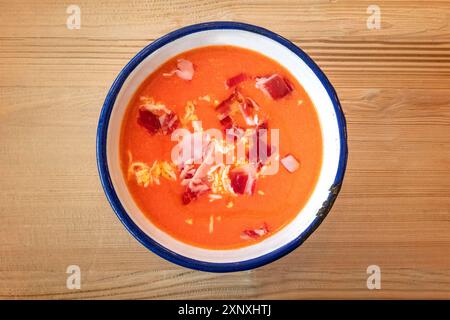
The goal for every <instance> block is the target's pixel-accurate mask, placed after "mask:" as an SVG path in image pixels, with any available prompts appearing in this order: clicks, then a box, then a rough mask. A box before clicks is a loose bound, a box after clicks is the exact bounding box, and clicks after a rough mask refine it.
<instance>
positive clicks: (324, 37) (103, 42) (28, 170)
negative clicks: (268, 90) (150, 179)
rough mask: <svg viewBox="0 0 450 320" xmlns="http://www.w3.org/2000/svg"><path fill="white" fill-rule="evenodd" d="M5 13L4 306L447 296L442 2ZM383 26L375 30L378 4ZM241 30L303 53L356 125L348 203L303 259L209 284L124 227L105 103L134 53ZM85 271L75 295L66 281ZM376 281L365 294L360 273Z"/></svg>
mask: <svg viewBox="0 0 450 320" xmlns="http://www.w3.org/2000/svg"><path fill="white" fill-rule="evenodd" d="M75 2H76V4H77V5H78V6H79V7H80V9H81V29H79V30H77V29H73V30H71V29H68V28H67V27H66V20H67V17H68V16H69V14H67V13H66V9H67V6H68V5H69V4H71V3H72V2H66V1H39V4H38V2H36V1H6V0H1V2H0V102H1V104H0V107H1V108H0V124H1V125H0V169H1V176H0V243H1V244H0V298H52V299H53V298H57V299H61V298H62V299H66V298H138V299H147V298H148V299H151V298H177V299H178V298H179V299H185V298H219V299H220V298H263V299H266V298H296V299H297V298H302V299H303V298H447V299H448V298H450V231H449V230H450V199H449V196H450V93H449V90H450V2H448V1H373V0H370V1H359V0H358V1H356V0H354V1H226V2H222V1H197V2H191V1H186V2H184V1H158V2H146V3H140V2H137V1H136V2H131V1H111V0H109V1H105V0H101V1H84V0H83V1H75ZM372 4H375V5H378V6H379V9H380V10H381V29H379V30H377V29H368V27H367V19H368V18H369V17H370V16H371V13H370V12H369V13H368V11H367V8H368V6H369V5H372ZM211 20H233V21H243V22H248V23H253V24H257V25H261V26H263V27H266V28H269V29H271V30H273V31H275V32H277V33H279V34H281V35H283V36H285V37H287V38H289V39H290V40H292V41H293V42H295V43H296V44H297V45H298V46H300V47H301V48H302V49H304V50H305V51H306V52H307V53H308V54H310V55H311V57H312V58H313V59H314V60H315V61H316V62H317V63H318V64H319V66H320V67H322V68H323V70H324V71H325V73H326V74H327V75H328V77H329V79H330V80H331V82H332V83H333V84H334V86H335V88H336V90H337V92H338V95H339V97H340V100H341V102H342V106H343V109H344V111H345V114H346V117H347V122H348V136H349V149H350V155H349V163H348V168H347V174H346V178H345V181H344V186H343V189H342V191H341V194H340V196H339V197H338V200H337V202H336V204H335V206H334V208H333V209H332V211H331V213H330V214H329V216H328V218H327V219H326V220H325V222H324V223H323V224H322V226H321V227H320V228H319V229H318V230H317V231H316V232H315V233H314V234H313V235H312V236H311V237H310V238H309V239H308V241H307V242H306V243H305V244H304V245H303V246H301V247H300V248H299V249H297V250H296V251H294V252H293V253H291V254H290V255H288V256H287V257H285V258H283V259H281V260H279V261H277V262H275V263H272V264H270V265H268V266H265V267H262V268H259V269H257V270H252V271H248V272H239V273H233V274H211V273H204V272H197V271H192V270H188V269H184V268H181V267H178V266H176V265H173V264H171V263H169V262H166V261H165V260H163V259H161V258H159V257H157V256H155V255H154V254H152V253H150V252H149V251H147V250H146V249H145V248H144V247H143V246H142V245H140V244H139V243H138V242H137V241H136V240H134V238H133V237H132V236H131V235H130V234H129V233H128V232H127V231H126V230H125V228H124V227H123V226H122V224H121V223H120V222H119V221H118V219H117V218H116V216H115V214H114V213H113V211H112V210H111V208H110V206H109V204H108V202H107V200H106V198H105V196H104V193H103V190H102V188H101V185H100V181H99V178H98V175H97V168H96V162H95V161H96V156H95V136H96V127H97V120H98V116H99V112H100V108H101V106H102V103H103V100H104V98H105V95H106V93H107V91H108V89H109V87H110V85H111V83H112V81H113V80H114V78H115V77H116V75H117V74H118V72H119V71H120V70H121V68H122V67H123V66H124V65H125V64H126V63H127V61H128V60H129V59H130V58H131V57H133V56H134V55H135V54H136V53H137V52H138V51H139V50H141V48H142V47H144V46H145V45H146V44H148V43H149V42H151V41H153V40H154V39H156V38H158V37H160V36H162V35H164V34H165V33H167V32H169V31H171V30H174V29H176V28H179V27H182V26H185V25H188V24H193V23H198V22H202V21H211ZM69 265H78V266H80V268H81V289H80V290H76V289H75V290H68V289H67V288H66V279H67V276H68V274H66V268H67V266H69ZM369 265H378V266H379V267H380V268H381V289H380V290H368V288H367V286H366V280H367V277H368V274H367V273H366V269H367V267H368V266H369Z"/></svg>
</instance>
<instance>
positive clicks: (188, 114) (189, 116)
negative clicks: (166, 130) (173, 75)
mask: <svg viewBox="0 0 450 320" xmlns="http://www.w3.org/2000/svg"><path fill="white" fill-rule="evenodd" d="M197 120H198V117H197V115H196V114H195V104H194V103H193V102H192V101H188V102H187V103H186V108H185V114H184V116H183V118H181V119H180V121H181V124H182V125H183V126H184V127H186V126H187V125H188V124H189V123H190V122H192V121H197Z"/></svg>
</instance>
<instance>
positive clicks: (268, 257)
mask: <svg viewBox="0 0 450 320" xmlns="http://www.w3.org/2000/svg"><path fill="white" fill-rule="evenodd" d="M217 29H236V30H244V31H249V32H253V33H256V34H259V35H262V36H265V37H267V38H270V39H272V40H274V41H276V42H278V43H280V44H281V45H283V46H285V47H286V48H287V49H289V50H290V51H292V52H293V53H295V54H296V55H297V56H298V57H299V58H300V59H302V60H303V61H304V62H305V63H306V64H307V65H308V66H309V67H310V68H311V70H312V71H313V72H314V73H315V75H316V76H317V77H318V78H319V80H320V82H321V83H322V85H323V86H324V87H325V89H326V91H327V93H328V95H329V97H330V99H331V101H332V103H333V106H334V110H335V113H336V118H337V122H338V127H339V137H340V155H339V164H338V170H337V173H336V177H335V180H334V183H333V185H332V186H330V193H329V197H328V199H327V200H326V201H325V202H324V204H323V207H322V208H321V209H320V210H319V212H318V213H317V215H316V218H315V219H314V220H313V221H312V223H311V224H310V225H309V226H308V228H306V229H305V230H304V231H303V232H302V233H301V234H300V235H299V236H298V237H297V238H296V239H294V240H292V241H291V242H289V243H287V244H285V245H284V246H282V247H280V248H278V249H276V250H274V251H271V252H269V253H267V254H264V255H262V256H259V257H257V258H253V259H249V260H244V261H238V262H230V263H214V262H206V261H200V260H195V259H191V258H188V257H185V256H183V255H181V254H178V253H176V252H173V251H171V250H169V249H167V248H166V247H164V246H162V245H161V244H159V243H158V242H156V241H155V240H153V239H152V238H150V237H149V236H148V235H147V234H146V233H144V232H143V231H142V230H141V229H139V227H138V226H137V225H136V224H135V223H134V222H133V220H132V219H131V218H130V217H129V215H128V214H127V212H126V211H125V209H124V207H123V206H122V204H121V202H120V200H119V198H118V196H117V194H116V192H115V190H114V187H113V184H112V181H111V177H110V174H109V169H108V162H107V156H106V139H107V133H108V124H109V119H110V116H111V112H112V109H113V106H114V103H115V100H116V97H117V95H118V93H119V91H120V89H121V87H122V85H123V83H124V82H125V80H126V79H127V77H128V76H129V74H130V73H131V72H132V71H133V70H134V69H135V68H136V67H137V66H138V65H139V64H140V63H141V62H142V61H143V60H144V59H145V58H146V57H147V56H148V55H150V54H151V53H152V52H154V51H156V50H157V49H159V48H161V47H162V46H164V45H166V44H168V43H169V42H172V41H174V40H176V39H178V38H181V37H184V36H186V35H189V34H192V33H196V32H201V31H206V30H217ZM96 149H97V167H98V171H99V175H100V180H101V183H102V186H103V189H104V191H105V194H106V197H107V198H108V201H109V203H110V204H111V206H112V208H113V210H114V212H115V213H116V215H117V217H118V218H119V220H120V221H121V222H122V223H123V224H124V226H125V228H126V229H127V230H128V231H129V232H130V233H131V234H132V235H133V236H134V237H135V238H136V239H137V240H138V241H139V242H140V243H142V244H143V245H144V246H145V247H146V248H148V249H149V250H151V251H152V252H154V253H155V254H157V255H159V256H160V257H162V258H164V259H166V260H168V261H170V262H173V263H175V264H178V265H180V266H183V267H187V268H191V269H196V270H201V271H207V272H235V271H243V270H249V269H254V268H257V267H260V266H263V265H265V264H268V263H270V262H273V261H275V260H277V259H279V258H281V257H283V256H285V255H286V254H288V253H290V252H291V251H292V250H294V249H295V248H297V247H298V246H300V245H301V244H302V243H303V242H304V241H305V240H306V239H307V238H308V237H309V236H310V235H311V234H312V232H313V231H314V230H315V229H316V228H317V227H318V226H319V225H320V223H321V222H322V221H323V219H324V218H325V217H326V215H327V214H328V212H329V211H330V209H331V207H332V205H333V203H334V200H335V199H336V196H337V194H338V193H339V190H340V186H341V184H342V181H343V178H344V174H345V169H346V165H347V156H348V150H347V132H346V122H345V117H344V114H343V112H342V109H341V105H340V103H339V99H338V97H337V94H336V91H335V90H334V88H333V86H332V85H331V83H330V82H329V80H328V79H327V77H326V76H325V74H324V73H323V72H322V70H321V69H320V68H319V67H318V66H317V65H316V63H315V62H314V61H313V60H312V59H311V58H310V57H309V56H308V55H307V54H306V53H305V52H303V51H302V50H301V49H300V48H298V47H297V46H296V45H295V44H293V43H292V42H290V41H289V40H287V39H285V38H283V37H282V36H280V35H278V34H276V33H274V32H272V31H269V30H267V29H264V28H261V27H258V26H254V25H250V24H246V23H241V22H231V21H215V22H206V23H200V24H195V25H191V26H187V27H184V28H181V29H177V30H175V31H172V32H170V33H168V34H167V35H165V36H163V37H161V38H159V39H157V40H155V41H153V42H152V43H151V44H149V45H147V46H146V47H145V48H144V49H142V50H141V51H140V52H139V53H138V54H136V56H134V57H133V58H132V59H131V60H130V61H129V62H128V63H127V65H126V66H125V67H124V68H123V69H122V71H120V73H119V75H118V76H117V78H116V79H115V80H114V82H113V84H112V86H111V89H110V90H109V92H108V94H107V96H106V98H105V102H104V104H103V108H102V110H101V113H100V118H99V122H98V128H97V145H96Z"/></svg>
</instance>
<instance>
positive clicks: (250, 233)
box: [241, 223, 269, 239]
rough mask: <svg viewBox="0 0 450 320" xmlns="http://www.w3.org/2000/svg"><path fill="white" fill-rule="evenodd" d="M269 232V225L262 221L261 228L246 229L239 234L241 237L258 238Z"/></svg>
mask: <svg viewBox="0 0 450 320" xmlns="http://www.w3.org/2000/svg"><path fill="white" fill-rule="evenodd" d="M268 233H269V227H268V226H267V223H264V224H263V225H262V226H261V228H258V229H247V230H244V231H243V232H242V234H241V238H242V239H258V238H259V237H262V236H265V235H266V234H268Z"/></svg>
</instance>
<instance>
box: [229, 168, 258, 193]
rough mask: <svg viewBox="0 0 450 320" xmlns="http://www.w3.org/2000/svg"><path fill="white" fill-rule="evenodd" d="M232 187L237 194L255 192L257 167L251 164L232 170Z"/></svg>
mask: <svg viewBox="0 0 450 320" xmlns="http://www.w3.org/2000/svg"><path fill="white" fill-rule="evenodd" d="M230 180H231V187H232V188H233V191H234V192H235V193H237V194H249V195H251V194H253V193H254V192H255V186H256V169H255V167H254V166H252V165H251V164H248V165H246V166H243V167H241V168H237V169H235V170H233V171H231V172H230Z"/></svg>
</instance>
